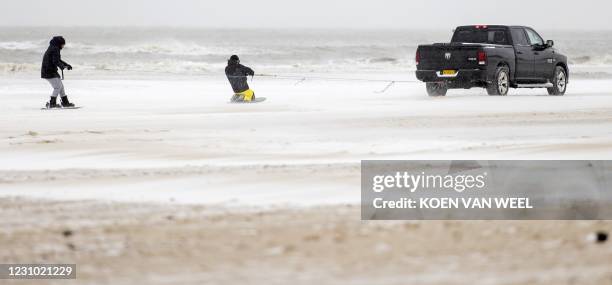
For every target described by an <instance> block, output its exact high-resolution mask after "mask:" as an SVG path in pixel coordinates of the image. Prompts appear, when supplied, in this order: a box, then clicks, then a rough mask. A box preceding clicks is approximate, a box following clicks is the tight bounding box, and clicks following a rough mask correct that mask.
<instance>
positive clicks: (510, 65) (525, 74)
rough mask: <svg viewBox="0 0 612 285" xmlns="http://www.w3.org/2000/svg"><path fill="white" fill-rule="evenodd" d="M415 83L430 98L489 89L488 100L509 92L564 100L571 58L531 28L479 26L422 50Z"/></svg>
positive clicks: (460, 31)
mask: <svg viewBox="0 0 612 285" xmlns="http://www.w3.org/2000/svg"><path fill="white" fill-rule="evenodd" d="M416 63H417V71H416V76H417V79H419V80H421V81H423V82H425V84H426V89H427V93H428V94H429V95H430V96H444V95H446V93H447V91H448V89H457V88H468V89H469V88H473V87H482V88H486V89H487V92H488V93H489V95H507V94H508V90H509V89H510V88H547V90H548V93H549V94H550V95H563V94H565V91H566V89H567V83H568V78H569V76H568V75H569V70H568V68H567V57H565V56H564V55H562V54H560V53H559V52H558V51H557V50H556V49H555V48H554V42H553V41H544V39H543V38H542V37H541V36H540V35H539V34H538V33H537V32H536V31H535V30H534V29H532V28H529V27H524V26H499V25H494V26H490V25H475V26H460V27H458V28H457V29H455V32H454V35H453V37H452V39H451V42H450V43H436V44H432V45H420V46H419V47H418V49H417V52H416Z"/></svg>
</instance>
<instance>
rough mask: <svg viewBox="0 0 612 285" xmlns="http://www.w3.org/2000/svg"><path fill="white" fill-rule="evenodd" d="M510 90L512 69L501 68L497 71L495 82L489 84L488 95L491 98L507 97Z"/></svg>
mask: <svg viewBox="0 0 612 285" xmlns="http://www.w3.org/2000/svg"><path fill="white" fill-rule="evenodd" d="M509 89H510V69H508V67H507V66H499V67H497V70H495V78H494V79H493V82H491V83H490V84H487V93H488V94H489V95H491V96H506V95H508V90H509Z"/></svg>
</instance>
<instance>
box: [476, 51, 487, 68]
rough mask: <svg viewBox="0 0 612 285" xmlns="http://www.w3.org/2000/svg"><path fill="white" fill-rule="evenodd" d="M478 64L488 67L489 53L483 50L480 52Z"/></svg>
mask: <svg viewBox="0 0 612 285" xmlns="http://www.w3.org/2000/svg"><path fill="white" fill-rule="evenodd" d="M477 59H478V64H479V65H486V64H487V53H486V52H485V51H483V50H480V51H478V56H477Z"/></svg>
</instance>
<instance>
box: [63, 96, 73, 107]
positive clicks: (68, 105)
mask: <svg viewBox="0 0 612 285" xmlns="http://www.w3.org/2000/svg"><path fill="white" fill-rule="evenodd" d="M62 107H64V108H65V107H74V104H72V103H70V101H68V96H62Z"/></svg>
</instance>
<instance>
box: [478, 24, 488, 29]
mask: <svg viewBox="0 0 612 285" xmlns="http://www.w3.org/2000/svg"><path fill="white" fill-rule="evenodd" d="M488 27H489V26H487V25H476V26H474V28H476V29H486V28H488Z"/></svg>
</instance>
